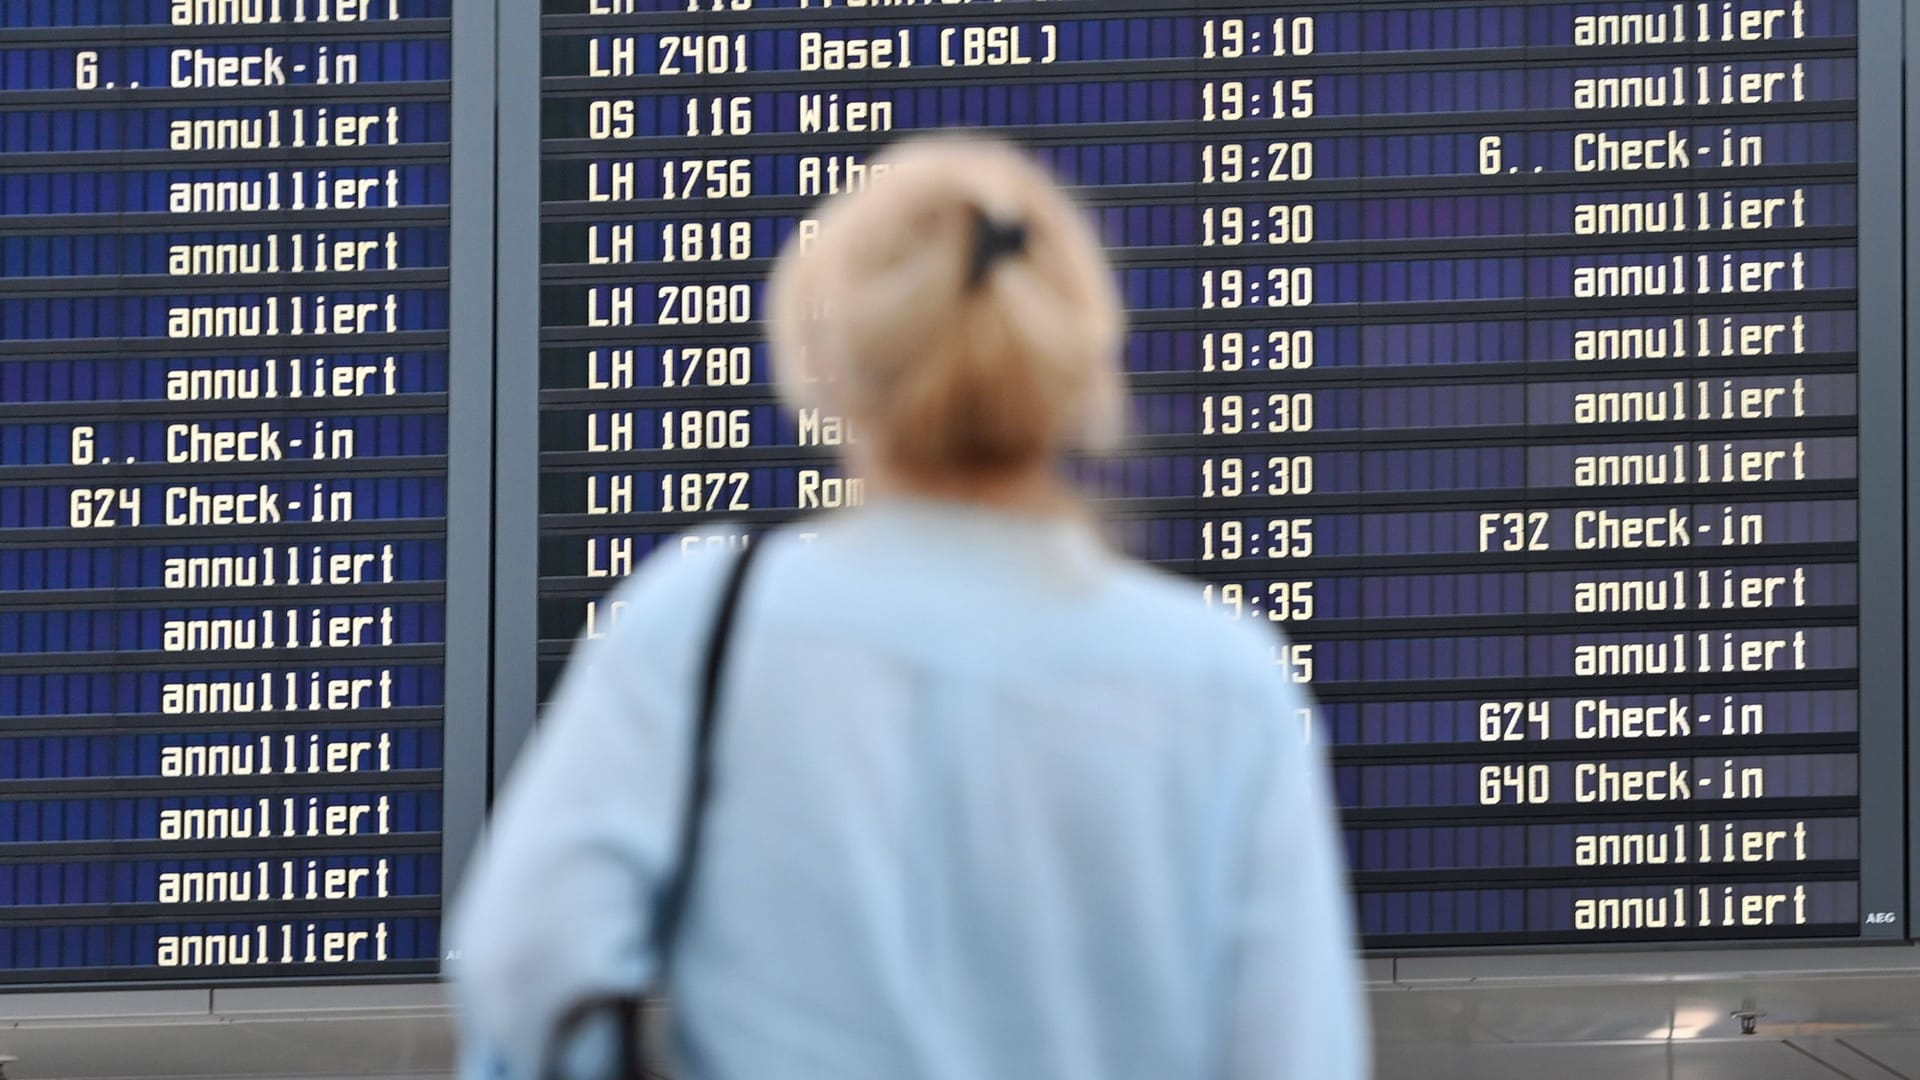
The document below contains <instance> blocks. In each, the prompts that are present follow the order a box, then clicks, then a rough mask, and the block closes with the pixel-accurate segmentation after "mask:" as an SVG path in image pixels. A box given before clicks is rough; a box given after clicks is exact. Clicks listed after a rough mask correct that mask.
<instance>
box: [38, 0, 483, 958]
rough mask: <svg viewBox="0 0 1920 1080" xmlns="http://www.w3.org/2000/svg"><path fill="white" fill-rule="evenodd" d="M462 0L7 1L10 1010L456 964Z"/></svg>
mask: <svg viewBox="0 0 1920 1080" xmlns="http://www.w3.org/2000/svg"><path fill="white" fill-rule="evenodd" d="M452 7H453V3H452V0H0V982H5V983H15V984H19V983H55V984H57V983H60V982H64V981H70V980H76V979H90V980H99V979H112V980H121V981H153V980H195V981H202V982H204V981H207V980H220V979H258V978H266V977H275V978H279V977H288V976H304V977H307V978H311V979H332V978H337V977H342V976H352V975H370V974H404V973H408V972H411V973H415V974H416V975H431V974H432V973H433V972H435V971H437V970H438V959H439V955H438V954H439V940H438V918H439V898H440V894H441V890H442V881H443V875H442V851H441V843H440V837H441V829H442V802H441V783H440V778H441V762H442V730H441V722H442V719H443V717H442V707H441V706H442V699H443V684H444V682H445V680H446V672H445V670H444V666H443V654H442V644H443V642H444V641H445V640H446V637H445V634H446V629H445V607H446V605H445V598H446V576H447V575H446V566H447V552H446V548H447V521H446V518H447V509H446V500H447V437H448V432H447V400H448V389H449V357H448V347H447V346H448V337H447V330H448V266H449V259H448V246H449V215H448V205H449V196H448V193H449V183H450V178H449V170H450V158H449V108H450V105H449V100H450V98H449V95H450V64H451V56H450V48H451V37H450V26H451V22H450V16H451V13H452Z"/></svg>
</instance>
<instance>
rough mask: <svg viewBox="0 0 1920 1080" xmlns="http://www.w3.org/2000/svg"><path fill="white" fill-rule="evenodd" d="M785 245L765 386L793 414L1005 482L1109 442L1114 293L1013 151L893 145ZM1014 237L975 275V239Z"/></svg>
mask: <svg viewBox="0 0 1920 1080" xmlns="http://www.w3.org/2000/svg"><path fill="white" fill-rule="evenodd" d="M872 164H873V169H872V172H871V173H870V175H873V176H874V177H875V179H874V180H873V181H872V183H871V184H870V185H869V186H868V187H867V188H866V189H865V190H862V191H859V192H856V193H851V194H844V195H839V196H836V197H835V198H833V199H832V200H830V201H829V202H828V203H827V204H826V205H825V207H824V208H823V211H822V213H821V215H820V226H819V230H818V235H817V237H815V238H813V239H812V241H811V242H810V243H808V242H802V241H801V240H800V239H799V238H798V236H797V235H796V237H795V238H794V239H793V240H790V241H789V242H788V244H787V247H786V250H785V251H783V252H782V253H781V255H780V259H779V262H778V263H777V264H776V266H775V267H774V272H773V279H772V282H771V287H770V306H771V320H770V321H771V327H770V336H771V341H772V345H773V355H774V365H775V375H776V378H777V380H778V382H779V386H780V392H781V395H782V396H783V397H784V398H785V399H786V400H787V402H788V404H790V405H792V406H794V407H795V408H810V407H819V408H823V409H826V410H827V411H830V412H835V413H839V414H841V415H844V416H846V417H847V418H848V420H849V421H851V422H852V424H853V425H854V427H855V429H856V431H857V432H858V434H859V437H860V438H861V439H862V440H863V441H868V442H871V443H872V444H873V446H872V449H873V451H874V453H875V454H876V455H877V456H878V457H879V458H880V459H881V460H882V461H884V462H885V463H887V464H888V465H890V466H893V467H896V468H899V469H902V470H906V471H910V472H917V473H920V474H924V475H960V474H971V475H983V474H992V473H997V472H1003V471H1011V470H1015V469H1018V468H1021V467H1023V466H1030V465H1033V464H1036V463H1038V462H1041V461H1043V460H1045V459H1046V458H1047V457H1049V456H1051V455H1053V454H1056V453H1059V452H1060V451H1062V450H1066V449H1071V448H1075V447H1082V448H1088V449H1106V448H1110V447H1111V446H1112V445H1113V444H1114V443H1115V442H1116V441H1117V440H1118V438H1119V436H1120V432H1121V427H1122V418H1123V409H1124V401H1125V397H1124V391H1125V385H1124V380H1123V378H1122V375H1121V372H1120V366H1119V350H1120V344H1121V334H1122V332H1123V323H1122V309H1121V304H1120V298H1119V295H1118V292H1117V290H1116V289H1115V286H1114V282H1113V275H1112V272H1111V270H1110V269H1109V267H1108V265H1107V262H1106V258H1105V256H1104V255H1103V254H1102V252H1101V250H1100V247H1099V245H1098V243H1097V242H1096V240H1095V239H1094V236H1093V232H1092V230H1091V229H1090V228H1089V227H1088V226H1087V223H1086V222H1085V221H1084V220H1083V219H1082V217H1081V215H1080V212H1079V210H1078V208H1077V207H1076V206H1075V205H1074V204H1073V203H1072V202H1071V201H1070V200H1069V199H1068V198H1067V196H1066V194H1065V193H1064V192H1062V191H1061V190H1060V188H1059V186H1058V185H1056V184H1055V183H1054V181H1053V179H1052V178H1051V177H1050V176H1048V175H1047V173H1046V172H1045V171H1044V170H1043V169H1041V168H1040V167H1039V166H1038V165H1037V164H1035V163H1034V162H1032V161H1031V160H1029V159H1028V158H1027V157H1026V156H1025V155H1023V154H1021V153H1020V152H1019V151H1017V150H1015V149H1014V148H1013V147H1011V146H1009V145H1007V144H1005V143H1001V142H996V141H990V140H985V139H980V138H973V137H963V136H956V135H951V134H947V135H935V136H920V137H915V138H911V139H907V140H905V141H902V142H900V143H898V144H896V145H895V146H893V147H892V148H890V149H889V150H888V151H886V152H885V153H884V154H882V155H880V156H879V157H878V158H876V159H875V160H874V162H873V163H872ZM994 229H998V230H1000V231H1001V232H1002V233H1005V231H1006V230H1008V229H1012V230H1018V231H1023V232H1024V243H1023V244H1020V243H1015V244H1014V245H1012V247H1011V249H1010V250H1002V251H1001V252H999V253H998V254H997V257H993V258H990V259H989V261H988V262H987V263H986V265H985V268H984V270H983V271H981V272H980V273H979V275H978V276H977V277H976V274H975V270H976V264H975V260H976V258H977V256H978V254H979V252H978V245H979V244H980V243H981V242H982V241H983V237H984V234H987V233H988V232H990V231H992V230H994Z"/></svg>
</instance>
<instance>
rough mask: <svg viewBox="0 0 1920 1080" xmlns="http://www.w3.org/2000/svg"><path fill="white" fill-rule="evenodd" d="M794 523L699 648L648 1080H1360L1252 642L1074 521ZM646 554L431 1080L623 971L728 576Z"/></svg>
mask: <svg viewBox="0 0 1920 1080" xmlns="http://www.w3.org/2000/svg"><path fill="white" fill-rule="evenodd" d="M807 528H808V529H809V530H811V532H810V533H809V534H807V535H802V534H800V533H799V531H798V530H796V529H789V530H786V531H783V532H781V533H778V534H775V536H774V537H773V538H771V539H769V540H768V541H767V543H768V545H769V546H768V548H767V550H766V551H765V552H764V553H763V555H762V556H761V558H760V560H759V562H758V563H757V564H756V565H755V566H754V568H753V572H752V575H751V577H750V578H749V580H748V582H747V586H746V591H745V594H744V598H743V601H742V606H741V608H740V613H739V617H738V622H737V623H736V626H735V637H734V644H733V648H732V650H731V652H730V655H729V656H728V659H727V678H726V682H725V687H724V690H723V692H722V705H721V709H720V714H719V715H720V720H719V729H718V735H717V737H716V757H715V781H714V789H713V801H712V803H711V806H710V811H709V818H708V821H707V828H706V834H705V841H704V847H703V851H702V856H701V862H700V864H699V866H700V870H699V876H698V879H697V881H696V883H695V885H694V888H693V893H692V897H691V901H690V903H689V906H688V909H687V912H686V918H685V921H684V922H683V923H682V932H681V935H680V938H679V940H678V941H677V943H676V945H675V955H674V960H673V971H672V976H671V985H670V987H669V989H670V991H671V995H672V997H673V999H674V1003H675V1022H674V1026H675V1049H676V1051H677V1056H678V1058H679V1060H680V1062H681V1066H682V1074H683V1075H684V1076H687V1077H691V1078H695V1080H700V1078H711V1080H778V1078H788V1077H796V1078H797V1077H806V1078H815V1077H817V1078H821V1080H828V1078H831V1080H912V1078H927V1080H1122V1078H1131V1077H1139V1078H1142V1080H1147V1078H1151V1080H1172V1078H1188V1077H1231V1078H1243V1077H1245V1078H1252V1077H1262V1078H1299V1080H1358V1078H1361V1077H1365V1076H1366V1075H1368V1047H1367V1024H1366V1017H1365V1012H1364V1007H1363V1004H1362V998H1361V990H1360V984H1359V974H1358V963H1357V960H1356V958H1355V954H1354V948H1355V939H1354V935H1353V930H1352V925H1351V915H1350V912H1349V902H1348V899H1347V897H1346V895H1345V893H1344V890H1343V887H1342V886H1343V881H1342V876H1343V871H1342V868H1341V865H1340V858H1339V855H1338V852H1337V848H1336V843H1335V831H1334V825H1333V821H1334V818H1333V811H1332V806H1331V803H1330V801H1329V798H1328V793H1327V784H1326V782H1325V778H1324V776H1323V770H1322V768H1321V763H1320V761H1319V760H1318V754H1317V753H1316V752H1315V751H1314V750H1313V749H1312V748H1311V747H1310V746H1309V745H1308V744H1307V743H1306V742H1305V741H1304V740H1303V738H1302V731H1303V724H1302V718H1303V710H1304V708H1305V707H1306V705H1307V702H1306V701H1305V700H1304V698H1303V697H1302V696H1301V695H1300V694H1299V693H1298V692H1297V691H1296V690H1295V689H1294V688H1293V687H1292V686H1291V685H1290V684H1289V683H1287V682H1286V681H1284V680H1283V678H1282V677H1281V676H1280V673H1279V671H1278V669H1277V668H1276V667H1275V665H1274V663H1273V653H1272V650H1273V648H1274V647H1275V646H1276V645H1278V644H1279V639H1278V638H1277V637H1276V636H1274V635H1271V634H1269V633H1267V632H1265V631H1264V630H1258V631H1256V630H1253V629H1249V627H1248V626H1247V625H1244V624H1234V623H1232V622H1230V621H1228V620H1226V619H1224V618H1221V617H1220V616H1218V615H1216V614H1212V613H1209V612H1208V611H1207V610H1206V609H1205V607H1204V605H1203V604H1202V603H1201V602H1200V600H1199V599H1198V597H1197V595H1196V594H1197V589H1196V587H1195V586H1194V585H1193V584H1192V583H1191V582H1182V581H1178V580H1176V579H1174V578H1172V577H1169V576H1166V575H1163V574H1160V573H1158V572H1155V571H1152V570H1149V569H1147V568H1145V567H1143V566H1141V565H1139V564H1137V563H1133V562H1130V561H1128V560H1125V559H1122V558H1120V557H1118V556H1116V555H1113V554H1110V553H1108V551H1107V549H1106V548H1104V547H1103V546H1102V544H1101V543H1100V541H1099V539H1098V537H1097V535H1096V533H1095V531H1094V530H1093V529H1092V528H1090V527H1088V526H1086V525H1083V524H1076V523H1071V522H1067V521H1064V520H1059V519H1044V520H1043V519H1039V518H1031V517H1022V516H1019V515H1014V514H1009V513H999V512H992V511H985V510H981V509H978V508H972V507H963V506H959V505H953V504H943V503H937V502H930V501H918V500H892V501H888V502H884V503H879V504H876V505H873V506H869V507H866V508H862V509H859V510H855V511H848V512H843V513H841V514H839V515H837V516H833V517H829V518H826V519H823V520H821V521H817V522H815V523H812V524H811V525H809V526H807ZM679 550H680V545H679V544H678V543H675V544H672V545H670V546H669V547H668V548H667V549H665V550H664V551H663V552H662V553H661V554H660V555H658V556H656V557H655V558H653V559H651V560H650V561H649V562H648V563H647V564H646V565H645V566H644V567H643V568H642V569H641V570H640V572H639V573H637V574H636V575H634V576H633V577H632V578H631V579H629V580H628V581H626V582H624V583H623V584H622V585H621V586H620V587H619V588H618V590H616V592H615V594H614V597H613V598H614V599H616V600H620V601H625V603H626V607H625V608H624V611H623V614H622V617H621V618H620V620H619V622H618V624H617V625H616V626H615V627H613V628H612V629H611V630H608V631H606V632H605V636H602V637H599V638H597V639H594V640H589V641H585V642H583V643H582V645H581V647H580V648H579V650H578V651H577V652H576V654H575V658H574V660H573V662H572V665H571V667H570V669H569V671H568V673H567V675H566V677H565V679H564V680H563V682H562V685H561V688H560V690H559V691H558V694H557V697H556V700H555V701H554V703H553V705H552V706H551V708H550V709H549V711H548V714H547V717H546V720H545V723H544V724H543V725H542V727H541V728H540V730H539V732H538V733H537V735H536V736H535V737H534V739H533V740H532V742H531V743H530V744H529V747H528V749H527V751H526V753H525V756H524V757H523V758H522V760H521V761H520V763H519V764H518V766H517V768H516V771H515V773H514V775H513V778H512V780H511V782H510V783H509V784H508V785H507V789H506V791H505V793H504V795H503V797H502V799H501V801H500V803H499V805H498V807H497V809H496V813H495V817H494V819H493V825H492V835H491V836H490V838H489V840H488V842H487V844H486V845H485V847H484V849H483V851H482V853H481V855H480V857H479V858H478V861H477V863H476V864H475V866H474V869H473V871H472V872H471V873H470V874H469V876H468V878H467V881H466V883H465V887H464V890H463V892H462V895H461V897H460V903H459V905H458V911H457V913H456V918H455V919H454V921H453V923H452V926H451V929H450V934H451V939H452V945H453V948H454V949H455V950H457V953H458V959H457V960H456V961H455V963H454V964H453V965H452V973H453V977H454V979H455V982H456V989H455V993H456V997H457V1000H458V1002H459V1003H460V1005H461V1007H462V1021H461V1022H462V1024H463V1025H464V1031H463V1043H464V1045H465V1046H466V1047H467V1050H468V1053H467V1058H466V1068H467V1075H468V1076H472V1077H479V1076H490V1077H492V1076H504V1077H508V1078H512V1080H520V1078H526V1077H530V1076H532V1075H533V1074H534V1071H535V1066H536V1062H537V1061H538V1059H539V1057H540V1055H541V1052H542V1043H543V1041H544V1039H545V1037H546V1035H547V1034H548V1032H549V1031H550V1029H551V1027H552V1025H553V1023H554V1022H555V1019H556V1017H557V1016H558V1014H559V1013H560V1012H561V1011H563V1010H564V1009H565V1008H566V1006H567V1005H568V1004H570V1003H572V1002H574V1001H576V1000H578V999H579V998H580V997H582V996H585V995H588V994H591V993H595V992H605V991H615V990H620V991H630V992H631V991H638V990H640V989H641V988H643V987H647V986H649V985H651V984H652V982H653V980H654V977H655V975H656V972H657V970H658V958H657V957H656V956H655V955H654V952H653V951H652V950H651V949H650V948H649V946H648V942H647V931H648V927H649V926H650V925H651V919H652V913H653V905H654V901H655V899H656V894H657V890H658V888H659V886H660V884H661V881H662V879H663V875H664V873H665V870H666V868H667V867H668V866H669V865H670V861H671V860H672V858H673V857H674V854H675V852H674V848H675V846H676V841H677V839H678V837H679V825H680V822H679V818H680V813H681V807H682V805H683V802H684V799H685V796H686V778H687V763H688V761H689V757H690V754H691V731H692V727H693V721H694V716H693V713H694V707H695V697H696V688H697V685H698V682H699V669H700V666H701V663H702V659H703V651H704V645H705V641H706V636H707V631H708V627H709V625H710V623H711V620H712V617H713V613H714V610H715V607H716V605H717V603H718V600H719V591H720V584H721V581H722V579H723V577H724V575H725V572H726V569H727V567H728V565H729V564H730V562H731V559H730V558H729V557H724V556H720V555H704V556H702V555H694V556H688V557H682V556H679V555H677V554H676V553H677V552H679ZM604 621H605V619H604V617H603V619H602V622H603V623H604Z"/></svg>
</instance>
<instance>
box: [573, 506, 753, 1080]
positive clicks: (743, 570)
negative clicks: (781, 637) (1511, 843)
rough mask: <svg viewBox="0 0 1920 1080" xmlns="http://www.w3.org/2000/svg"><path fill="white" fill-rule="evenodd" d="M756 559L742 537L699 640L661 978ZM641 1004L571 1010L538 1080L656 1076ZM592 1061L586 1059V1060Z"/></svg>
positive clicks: (628, 998) (622, 999) (694, 849)
mask: <svg viewBox="0 0 1920 1080" xmlns="http://www.w3.org/2000/svg"><path fill="white" fill-rule="evenodd" d="M759 551H760V540H759V539H758V538H756V537H753V536H748V538H747V547H746V549H745V550H744V551H742V552H741V553H740V556H739V558H737V559H735V560H734V562H733V566H732V568H731V569H730V570H729V571H728V573H727V580H726V585H725V587H724V588H723V589H722V590H721V593H720V609H719V611H718V612H716V613H715V615H714V620H713V628H712V630H711V631H710V632H709V634H708V637H707V653H706V662H705V664H704V666H703V668H702V671H701V682H700V698H699V712H698V714H697V719H696V722H695V726H694V735H693V761H692V766H693V768H692V772H691V773H690V774H689V778H688V783H687V802H686V808H685V812H684V813H683V814H682V815H681V819H680V850H679V857H678V858H677V859H676V860H675V861H674V864H673V866H672V867H671V868H670V869H669V870H668V873H667V880H666V883H665V887H664V888H663V890H662V891H661V898H660V906H659V909H658V910H657V911H656V912H655V913H654V920H653V928H652V935H651V937H650V939H649V940H650V941H651V942H652V944H653V950H654V955H655V956H658V957H659V958H660V959H659V970H660V972H661V974H662V975H663V976H664V975H665V974H666V973H667V972H668V971H669V970H671V968H672V962H671V960H672V956H673V942H674V938H675V936H676V935H677V933H678V932H679V928H680V918H681V914H682V912H683V911H684V909H685V907H686V902H687V894H688V892H689V890H690V889H691V887H692V884H693V871H694V865H695V862H696V860H697V858H698V856H699V854H700V835H701V833H702V832H703V831H704V830H705V827H706V811H707V801H708V799H709V797H710V794H711V791H712V787H713V732H714V725H715V716H716V708H717V699H718V697H719V692H720V677H721V675H722V673H723V670H724V668H725V667H726V659H727V643H728V639H729V638H730V637H731V636H732V634H733V620H734V613H735V612H736V611H737V610H738V608H739V606H740V593H741V589H742V587H743V586H744V585H745V584H746V580H747V571H748V569H750V568H751V567H752V565H753V558H754V556H755V555H756V554H758V553H759ZM645 1009H646V1003H645V1000H644V999H643V998H641V997H638V996H634V995H600V996H596V997H591V998H587V999H586V1000H584V1001H581V1002H579V1003H578V1004H576V1005H574V1006H573V1007H572V1008H570V1009H568V1010H567V1011H566V1012H565V1013H563V1014H561V1017H560V1021H559V1023H557V1024H556V1025H555V1026H554V1033H553V1037H552V1038H551V1039H550V1040H549V1041H548V1043H547V1055H546V1062H545V1065H544V1067H543V1068H542V1070H541V1075H542V1077H543V1080H647V1078H658V1077H660V1076H661V1074H660V1073H656V1072H651V1071H649V1070H648V1069H647V1068H646V1064H645V1063H646V1060H647V1055H646V1052H645V1045H644V1039H643V1032H642V1028H641V1024H642V1020H643V1018H644V1017H643V1013H644V1011H645ZM589 1037H591V1039H592V1041H594V1042H599V1041H600V1040H604V1039H608V1038H612V1039H616V1040H617V1043H616V1049H615V1051H614V1052H613V1053H612V1054H610V1055H605V1054H603V1055H599V1056H600V1057H601V1058H602V1059H603V1062H604V1064H603V1065H602V1066H601V1067H597V1068H591V1069H589V1068H588V1067H587V1066H586V1065H585V1064H583V1063H582V1062H580V1061H577V1060H571V1058H572V1057H578V1056H579V1055H578V1054H577V1053H575V1054H573V1055H570V1054H569V1053H568V1052H569V1051H570V1050H572V1051H578V1050H579V1048H580V1047H582V1046H583V1045H584V1043H583V1040H586V1039H588V1038H589ZM589 1056H592V1055H589Z"/></svg>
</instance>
